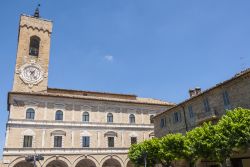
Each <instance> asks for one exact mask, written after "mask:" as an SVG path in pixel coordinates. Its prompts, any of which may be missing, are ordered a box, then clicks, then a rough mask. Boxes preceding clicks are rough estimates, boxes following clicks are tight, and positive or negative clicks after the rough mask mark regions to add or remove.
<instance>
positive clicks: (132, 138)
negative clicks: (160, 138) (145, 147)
mask: <svg viewBox="0 0 250 167" xmlns="http://www.w3.org/2000/svg"><path fill="white" fill-rule="evenodd" d="M130 141H131V145H132V144H137V137H131V138H130Z"/></svg>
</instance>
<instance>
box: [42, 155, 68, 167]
mask: <svg viewBox="0 0 250 167" xmlns="http://www.w3.org/2000/svg"><path fill="white" fill-rule="evenodd" d="M53 162H54V163H60V164H62V166H63V167H71V163H70V161H69V160H68V159H67V158H65V157H62V156H53V157H50V158H48V159H47V160H46V161H45V162H44V163H43V167H47V166H48V167H49V166H50V165H51V164H53Z"/></svg>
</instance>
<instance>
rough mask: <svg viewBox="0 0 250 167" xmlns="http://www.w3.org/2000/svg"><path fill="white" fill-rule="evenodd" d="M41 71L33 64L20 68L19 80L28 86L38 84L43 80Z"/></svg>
mask: <svg viewBox="0 0 250 167" xmlns="http://www.w3.org/2000/svg"><path fill="white" fill-rule="evenodd" d="M43 74H44V73H43V70H42V68H41V67H40V66H39V65H38V64H35V63H32V64H25V65H23V66H22V67H21V68H20V78H21V79H22V80H23V81H24V82H25V83H27V84H29V85H30V86H33V85H34V84H38V83H39V82H41V81H42V80H43V77H44V76H43Z"/></svg>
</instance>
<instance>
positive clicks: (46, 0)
mask: <svg viewBox="0 0 250 167" xmlns="http://www.w3.org/2000/svg"><path fill="white" fill-rule="evenodd" d="M38 2H39V1H34V0H32V1H31V0H21V1H20V0H5V1H4V0H2V1H1V4H0V20H1V24H0V27H1V29H0V37H1V38H0V61H1V66H0V107H1V118H0V129H1V130H0V140H1V142H0V148H2V147H3V144H4V136H5V124H6V120H7V116H8V112H7V111H6V110H7V109H6V108H7V107H6V103H7V92H8V91H11V88H12V82H13V74H14V65H15V58H16V49H17V35H18V32H17V31H18V22H19V16H20V14H21V13H26V14H33V12H34V9H35V7H36V5H37V3H38ZM40 3H41V9H40V10H41V16H42V17H43V18H47V19H51V20H53V21H54V28H53V34H52V41H51V59H50V60H51V61H50V67H49V87H53V88H54V87H55V88H66V89H80V90H90V91H105V92H116V93H129V94H136V95H138V96H142V97H152V98H157V99H162V100H166V101H170V102H176V103H178V102H180V101H182V100H184V99H186V98H188V89H189V88H193V87H196V86H199V87H201V88H202V89H203V90H204V89H207V88H209V87H211V86H213V85H215V84H216V83H218V82H221V81H223V80H226V79H229V78H230V77H232V76H233V75H234V74H235V73H237V72H240V71H241V70H243V69H244V68H247V67H250V21H249V16H250V1H249V0H237V1H235V0H209V1H201V0H189V1H187V0H174V1H173V0H74V1H68V0H60V1H59V0H58V1H51V0H41V1H40Z"/></svg>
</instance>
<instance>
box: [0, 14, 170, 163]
mask: <svg viewBox="0 0 250 167" xmlns="http://www.w3.org/2000/svg"><path fill="white" fill-rule="evenodd" d="M51 33H52V21H49V20H45V19H42V18H40V17H39V11H38V10H36V12H35V15H34V16H27V15H21V17H20V24H19V32H18V48H17V57H16V68H15V74H14V83H13V89H12V91H11V92H9V94H8V111H9V117H8V121H7V125H6V139H5V146H4V150H3V167H31V166H33V164H32V163H30V162H26V161H25V157H26V156H29V155H35V154H40V155H42V156H43V157H44V160H41V161H39V162H37V163H36V165H37V166H38V167H128V166H133V164H132V163H131V162H130V161H129V158H128V154H127V153H128V149H129V147H130V146H131V144H133V143H136V142H140V141H143V140H145V139H148V138H150V137H152V136H154V133H153V131H154V125H153V122H152V120H151V118H152V117H153V116H154V115H156V114H157V113H159V112H162V111H165V110H166V109H168V108H170V107H171V106H172V105H173V104H172V103H168V102H163V101H160V100H154V99H150V98H139V97H137V96H135V95H130V94H115V93H102V92H90V91H77V90H65V89H54V88H48V74H49V73H48V66H49V60H50V40H51ZM58 70H60V69H58Z"/></svg>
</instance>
